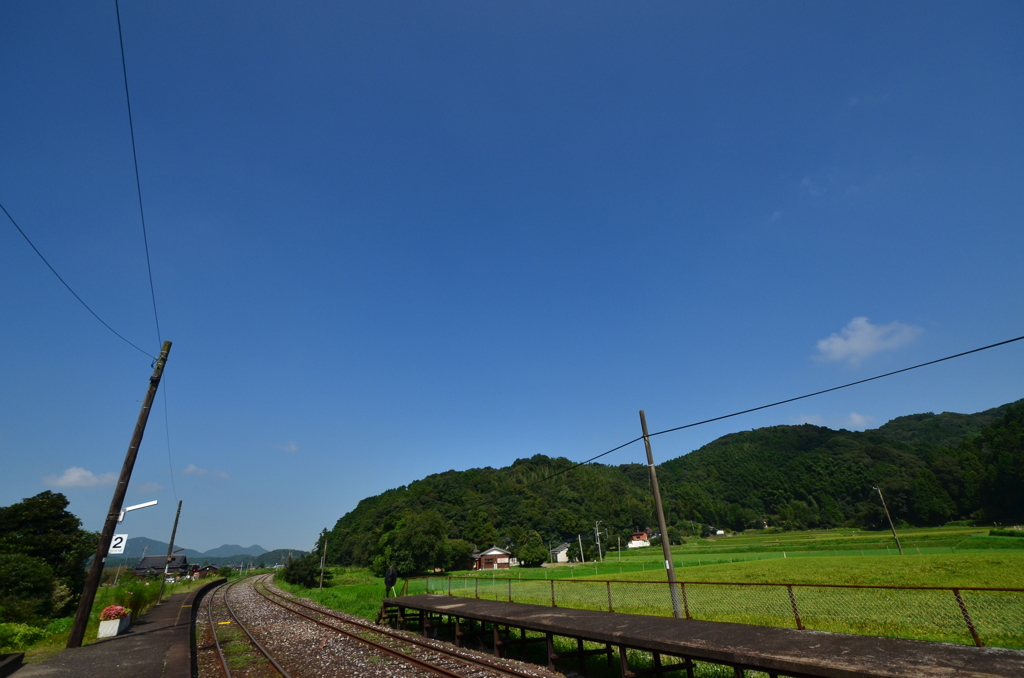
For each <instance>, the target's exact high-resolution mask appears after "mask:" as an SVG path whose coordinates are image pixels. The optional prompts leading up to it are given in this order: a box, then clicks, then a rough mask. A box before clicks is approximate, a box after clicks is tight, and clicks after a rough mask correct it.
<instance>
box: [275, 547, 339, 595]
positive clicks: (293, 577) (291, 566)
mask: <svg viewBox="0 0 1024 678" xmlns="http://www.w3.org/2000/svg"><path fill="white" fill-rule="evenodd" d="M281 578H282V579H284V580H285V581H286V582H288V583H289V584H296V585H298V586H305V587H306V588H307V589H312V588H316V587H317V586H318V585H319V583H320V556H318V555H317V554H316V553H312V552H310V553H307V554H306V555H304V556H302V557H300V558H292V559H290V560H289V561H288V564H287V565H285V566H284V569H283V570H281ZM330 579H331V573H330V572H328V571H326V570H325V571H324V583H325V584H326V583H327V582H328V581H330Z"/></svg>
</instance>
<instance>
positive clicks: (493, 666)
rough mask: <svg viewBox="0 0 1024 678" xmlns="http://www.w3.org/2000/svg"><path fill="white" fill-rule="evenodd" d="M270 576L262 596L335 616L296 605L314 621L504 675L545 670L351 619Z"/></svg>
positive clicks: (520, 677) (530, 675)
mask: <svg viewBox="0 0 1024 678" xmlns="http://www.w3.org/2000/svg"><path fill="white" fill-rule="evenodd" d="M269 577H270V575H266V576H264V577H262V578H261V579H260V580H259V581H258V582H257V583H256V584H255V586H254V588H255V591H256V592H257V593H258V594H260V595H261V596H263V597H264V598H266V599H267V600H269V601H270V602H272V603H274V604H275V605H279V606H282V607H286V606H285V605H284V604H282V603H280V602H278V600H283V601H285V603H287V604H288V605H294V606H296V607H300V608H303V609H305V610H308V611H310V612H312V613H314V614H316V615H320V616H321V617H327V618H328V619H330V620H331V622H329V623H328V622H324V621H322V620H317V619H313V618H312V617H311V616H308V615H307V614H305V613H303V612H299V611H297V610H294V609H292V610H291V611H292V612H293V613H295V614H298V615H301V616H303V617H306V618H307V619H310V621H314V622H316V623H317V624H321V625H324V626H327V627H328V628H335V626H333V624H338V625H347V626H349V627H355V628H357V629H361V630H362V631H363V632H367V631H368V632H370V633H374V634H377V635H379V636H383V637H386V638H391V639H393V640H395V641H397V642H399V643H405V644H408V645H412V646H415V647H419V648H422V649H423V650H425V651H427V652H435V653H438V654H441V655H444V656H446V657H449V658H451V659H454V660H456V661H458V662H463V663H465V664H467V665H469V666H471V667H473V668H484V669H489V670H491V671H497V672H498V673H499V674H500V675H504V676H516V677H517V678H537V677H538V676H539V675H541V673H540V672H539V671H538V670H529V671H521V670H518V669H515V668H513V667H510V666H508V665H506V664H504V663H501V662H499V661H497V660H493V659H490V658H488V657H485V656H479V655H477V656H470V655H467V654H465V653H463V652H459V651H456V650H449V649H445V648H444V647H440V646H439V645H440V644H439V643H430V642H426V641H423V640H419V639H417V638H414V637H410V636H409V635H406V634H401V633H395V632H394V631H391V630H390V629H387V628H382V627H380V626H377V625H376V624H371V623H369V622H362V621H356V620H353V619H351V618H349V617H343V616H341V615H339V614H335V613H333V612H329V611H327V610H324V609H322V608H320V607H316V606H313V605H308V604H306V603H303V602H301V601H300V600H298V599H296V598H293V597H291V596H284V595H282V594H280V593H277V592H276V591H272V590H271V589H270V588H269V587H268V586H267V583H266V581H267V579H269ZM260 584H262V585H263V587H264V589H265V591H261V590H260V588H259V585H260ZM268 594H269V595H268ZM274 598H277V599H278V600H274ZM336 630H339V631H340V630H341V629H336ZM342 632H343V633H348V632H347V631H342ZM451 675H461V674H451Z"/></svg>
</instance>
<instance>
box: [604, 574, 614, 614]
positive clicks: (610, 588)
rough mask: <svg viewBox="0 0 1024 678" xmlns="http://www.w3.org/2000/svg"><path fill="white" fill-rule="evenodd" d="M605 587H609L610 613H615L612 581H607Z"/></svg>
mask: <svg viewBox="0 0 1024 678" xmlns="http://www.w3.org/2000/svg"><path fill="white" fill-rule="evenodd" d="M605 585H606V586H607V587H608V611H609V612H615V608H614V607H612V583H611V582H610V581H606V582H605Z"/></svg>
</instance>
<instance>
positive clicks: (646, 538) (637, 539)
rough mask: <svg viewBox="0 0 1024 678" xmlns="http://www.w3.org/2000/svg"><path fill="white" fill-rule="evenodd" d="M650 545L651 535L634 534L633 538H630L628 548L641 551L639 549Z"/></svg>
mask: <svg viewBox="0 0 1024 678" xmlns="http://www.w3.org/2000/svg"><path fill="white" fill-rule="evenodd" d="M650 545H651V539H650V535H649V534H648V533H647V532H646V531H644V532H634V533H633V536H632V537H630V539H629V541H628V542H626V548H631V549H639V548H643V547H644V546H650Z"/></svg>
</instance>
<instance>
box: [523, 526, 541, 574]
mask: <svg viewBox="0 0 1024 678" xmlns="http://www.w3.org/2000/svg"><path fill="white" fill-rule="evenodd" d="M547 560H548V548H547V546H545V545H544V540H542V539H541V538H540V534H538V533H537V532H536V531H535V530H531V531H530V533H529V535H528V536H527V538H526V544H524V545H523V546H522V547H520V549H519V564H520V565H522V566H523V567H540V566H541V564H543V563H545V562H547Z"/></svg>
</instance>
